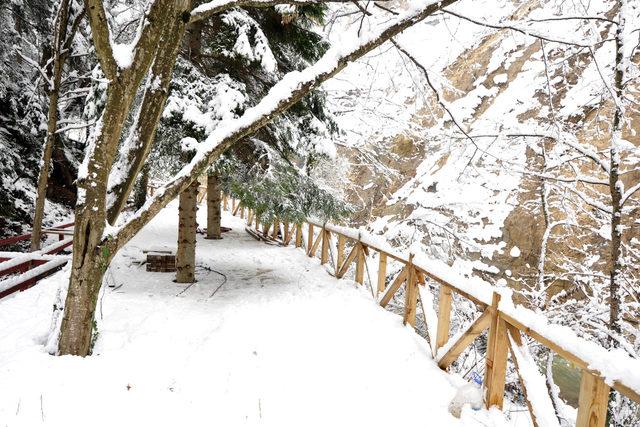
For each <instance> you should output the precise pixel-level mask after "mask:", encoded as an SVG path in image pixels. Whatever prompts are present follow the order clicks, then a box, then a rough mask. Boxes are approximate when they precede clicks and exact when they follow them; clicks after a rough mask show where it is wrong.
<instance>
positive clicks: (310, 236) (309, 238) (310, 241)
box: [307, 224, 313, 256]
mask: <svg viewBox="0 0 640 427" xmlns="http://www.w3.org/2000/svg"><path fill="white" fill-rule="evenodd" d="M312 246H313V224H309V232H308V235H307V255H309V256H311V247H312Z"/></svg>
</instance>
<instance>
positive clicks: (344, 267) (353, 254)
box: [336, 245, 358, 279]
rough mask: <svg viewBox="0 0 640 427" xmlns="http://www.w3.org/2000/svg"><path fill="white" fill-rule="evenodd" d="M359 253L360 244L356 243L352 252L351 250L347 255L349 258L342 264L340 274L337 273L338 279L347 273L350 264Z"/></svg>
mask: <svg viewBox="0 0 640 427" xmlns="http://www.w3.org/2000/svg"><path fill="white" fill-rule="evenodd" d="M357 254H358V246H357V245H356V246H354V247H353V249H351V252H349V255H347V259H346V260H345V261H344V264H342V266H341V267H340V270H338V274H336V277H337V278H338V279H340V278H342V277H343V276H344V275H345V274H346V273H347V270H348V269H349V265H351V263H352V262H353V260H354V259H355V257H356V255H357Z"/></svg>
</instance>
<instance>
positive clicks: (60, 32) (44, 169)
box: [31, 0, 69, 251]
mask: <svg viewBox="0 0 640 427" xmlns="http://www.w3.org/2000/svg"><path fill="white" fill-rule="evenodd" d="M57 18H58V19H57V23H58V26H57V28H56V29H55V35H54V40H53V69H52V75H51V87H49V88H48V92H49V113H48V117H47V137H46V139H45V142H44V148H43V150H42V159H41V164H40V173H39V175H38V189H37V194H36V206H35V208H34V214H33V229H32V232H31V250H32V251H37V250H38V249H40V238H41V232H42V218H43V217H44V203H45V200H46V198H47V183H48V181H49V165H50V163H51V154H52V153H53V145H54V144H55V140H56V129H57V127H58V98H59V96H60V82H61V81H62V66H63V64H64V59H65V56H66V55H62V53H61V52H60V50H61V48H62V45H63V44H64V42H65V35H66V34H67V26H68V23H69V0H63V2H62V3H61V4H60V9H59V11H58V16H57Z"/></svg>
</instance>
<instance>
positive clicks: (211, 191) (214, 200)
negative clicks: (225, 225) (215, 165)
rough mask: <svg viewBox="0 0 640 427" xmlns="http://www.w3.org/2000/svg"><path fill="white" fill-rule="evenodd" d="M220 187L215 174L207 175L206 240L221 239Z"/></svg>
mask: <svg viewBox="0 0 640 427" xmlns="http://www.w3.org/2000/svg"><path fill="white" fill-rule="evenodd" d="M220 200H221V197H220V186H219V184H218V174H217V173H216V172H212V173H209V175H207V239H222V233H221V229H220V227H221V226H220V221H221V217H222V209H221V206H220Z"/></svg>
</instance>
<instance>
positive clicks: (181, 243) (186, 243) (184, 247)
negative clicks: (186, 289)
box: [176, 180, 200, 283]
mask: <svg viewBox="0 0 640 427" xmlns="http://www.w3.org/2000/svg"><path fill="white" fill-rule="evenodd" d="M199 186H200V183H199V182H198V180H195V181H193V183H191V185H190V186H189V187H187V189H186V190H184V191H183V192H182V193H180V206H179V208H178V215H179V224H178V251H177V252H176V282H178V283H193V282H195V280H196V274H195V273H196V228H197V226H198V224H197V222H196V212H197V210H198V202H197V198H198V187H199Z"/></svg>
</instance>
